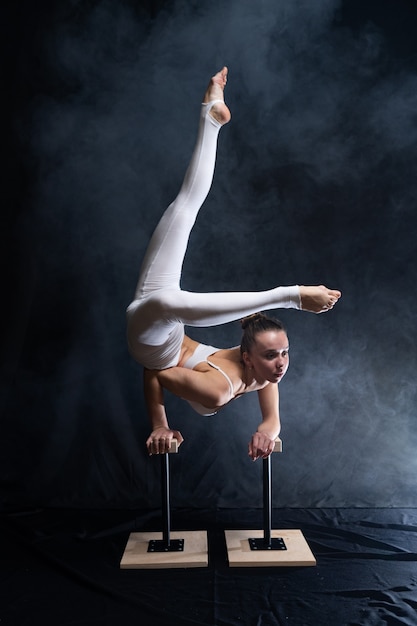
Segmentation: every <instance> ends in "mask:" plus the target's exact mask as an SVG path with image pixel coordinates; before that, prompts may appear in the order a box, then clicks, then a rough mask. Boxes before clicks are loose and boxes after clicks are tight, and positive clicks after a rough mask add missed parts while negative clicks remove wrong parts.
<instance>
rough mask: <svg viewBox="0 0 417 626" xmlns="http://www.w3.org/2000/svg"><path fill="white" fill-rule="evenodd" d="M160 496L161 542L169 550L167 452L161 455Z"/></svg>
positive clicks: (169, 523) (169, 521) (169, 524)
mask: <svg viewBox="0 0 417 626" xmlns="http://www.w3.org/2000/svg"><path fill="white" fill-rule="evenodd" d="M161 494H162V523H163V541H164V545H165V547H167V548H169V547H170V544H171V540H170V530H171V520H170V503H169V458H168V452H165V454H161Z"/></svg>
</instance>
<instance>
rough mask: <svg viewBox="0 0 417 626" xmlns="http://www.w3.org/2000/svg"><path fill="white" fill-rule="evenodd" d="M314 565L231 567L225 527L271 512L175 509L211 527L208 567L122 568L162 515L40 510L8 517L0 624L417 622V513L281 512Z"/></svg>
mask: <svg viewBox="0 0 417 626" xmlns="http://www.w3.org/2000/svg"><path fill="white" fill-rule="evenodd" d="M272 522H273V523H272V527H273V528H299V529H301V530H302V531H303V533H304V536H305V537H306V539H307V541H308V544H309V546H310V548H311V550H312V551H313V553H314V555H315V557H316V559H317V566H315V567H290V568H287V567H285V568H284V567H283V568H279V567H278V568H277V567H266V568H265V567H261V568H256V567H253V568H230V567H229V566H228V561H227V551H226V544H225V540H224V532H223V531H224V530H226V529H245V528H248V529H254V528H262V511H261V510H259V509H256V510H240V509H239V510H238V509H227V510H217V511H203V510H180V511H173V512H172V529H174V530H176V529H178V530H180V529H181V530H189V529H199V530H201V529H203V530H204V529H207V530H208V537H209V566H208V567H207V568H202V569H168V570H120V567H119V565H120V559H121V557H122V555H123V552H124V548H125V545H126V542H127V539H128V537H129V533H130V532H132V531H135V530H138V531H139V530H144V531H148V530H160V528H161V520H160V512H159V511H114V510H111V511H109V510H105V511H102V510H62V509H61V510H39V511H31V512H26V513H9V514H3V515H2V517H1V571H0V626H36V625H37V624H42V625H43V626H131V625H132V626H133V625H135V626H142V625H143V626H171V625H174V624H175V625H177V624H180V625H183V626H188V625H190V626H191V625H194V626H197V625H199V626H240V625H244V626H276V625H279V626H281V625H290V626H382V625H389V626H390V625H392V626H396V625H407V626H416V625H417V509H287V510H282V509H275V510H274V511H273V516H272Z"/></svg>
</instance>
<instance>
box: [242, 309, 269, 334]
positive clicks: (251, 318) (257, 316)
mask: <svg viewBox="0 0 417 626" xmlns="http://www.w3.org/2000/svg"><path fill="white" fill-rule="evenodd" d="M265 317H266V316H265V315H264V314H263V313H252V315H248V316H247V317H244V318H243V319H242V320H241V321H240V324H241V326H242V330H245V328H247V327H248V326H250V325H251V324H256V322H259V320H261V319H264V318H265Z"/></svg>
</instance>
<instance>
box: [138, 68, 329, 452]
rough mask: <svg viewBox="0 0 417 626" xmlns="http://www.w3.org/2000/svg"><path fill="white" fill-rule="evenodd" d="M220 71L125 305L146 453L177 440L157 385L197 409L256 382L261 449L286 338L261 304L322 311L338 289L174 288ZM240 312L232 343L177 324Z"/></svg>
mask: <svg viewBox="0 0 417 626" xmlns="http://www.w3.org/2000/svg"><path fill="white" fill-rule="evenodd" d="M227 73H228V70H227V68H226V67H224V68H223V69H222V70H221V71H220V72H218V73H217V74H216V75H215V76H213V77H212V78H211V80H210V83H209V86H208V88H207V91H206V93H205V95H204V99H203V103H202V105H201V114H200V121H199V129H198V136H197V142H196V145H195V148H194V152H193V155H192V158H191V162H190V164H189V166H188V169H187V172H186V174H185V178H184V182H183V184H182V187H181V189H180V192H179V194H178V196H177V197H176V199H175V200H174V202H173V203H172V204H171V205H170V206H169V207H168V209H167V210H166V211H165V213H164V214H163V216H162V218H161V220H160V222H159V224H158V226H157V227H156V229H155V232H154V234H153V235H152V238H151V241H150V243H149V246H148V249H147V252H146V255H145V258H144V261H143V264H142V268H141V273H140V277H139V282H138V285H137V288H136V292H135V296H134V300H133V301H132V303H131V304H130V305H129V307H128V309H127V334H128V345H129V350H130V352H131V354H132V355H133V357H134V358H135V359H136V360H137V361H138V362H139V363H140V364H142V365H143V367H144V392H145V399H146V405H147V410H148V413H149V417H150V421H151V425H152V432H151V434H150V436H149V438H148V439H147V442H146V445H147V448H148V451H149V453H150V454H161V453H164V452H166V451H167V450H168V449H169V447H170V445H171V440H172V438H173V437H175V438H177V439H178V441H179V443H181V442H182V441H183V438H182V436H181V433H180V432H179V431H177V430H172V429H171V428H170V426H169V424H168V419H167V416H166V412H165V406H164V389H166V390H168V391H169V392H171V393H173V394H175V395H177V396H179V397H181V398H183V399H185V400H187V401H188V402H189V403H190V404H191V406H192V407H193V408H194V409H195V410H196V411H197V412H199V413H200V414H202V415H212V414H214V413H217V412H218V411H219V410H220V409H221V408H222V407H224V406H225V405H226V404H228V403H229V402H230V401H232V400H234V399H235V398H237V397H239V396H241V395H242V394H245V393H248V392H250V391H257V393H258V399H259V406H260V410H261V415H262V421H261V423H260V424H259V426H258V428H257V431H256V432H255V433H254V434H253V435H252V437H251V440H250V442H249V456H250V457H251V458H252V459H253V460H256V459H258V458H266V457H267V456H268V455H269V454H270V453H271V452H272V450H273V448H274V440H275V439H276V437H277V436H278V434H279V431H280V419H279V395H278V383H279V382H280V380H281V379H282V377H283V376H284V374H285V372H286V371H287V368H288V363H289V356H288V349H289V346H288V337H287V334H286V332H285V330H284V328H283V326H282V325H281V323H280V322H279V321H278V320H275V319H273V318H270V317H268V316H266V315H264V314H262V313H259V311H263V310H271V309H277V308H295V309H301V310H303V311H310V312H313V313H322V312H324V311H328V310H329V309H332V308H333V306H334V305H335V304H336V302H337V301H338V299H339V298H340V296H341V293H340V291H338V290H334V289H328V288H327V287H324V286H323V285H320V286H313V287H306V286H298V285H294V286H290V287H276V288H274V289H270V290H267V291H257V292H227V293H192V292H188V291H184V290H182V289H181V286H180V280H181V271H182V265H183V260H184V256H185V253H186V249H187V244H188V239H189V235H190V232H191V229H192V227H193V225H194V222H195V220H196V217H197V215H198V212H199V210H200V207H201V205H202V204H203V202H204V200H205V198H206V196H207V194H208V192H209V190H210V186H211V182H212V179H213V174H214V166H215V159H216V148H217V138H218V134H219V130H220V128H221V127H222V126H223V125H224V124H226V123H227V122H229V120H230V117H231V115H230V111H229V109H228V107H227V106H226V104H225V102H224V95H223V93H224V88H225V86H226V82H227ZM241 318H244V319H243V321H242V328H243V337H242V343H241V345H240V346H237V347H233V348H228V349H219V348H215V347H213V346H206V345H204V344H200V343H198V342H196V341H194V340H193V339H191V338H190V337H188V336H187V335H186V334H185V333H184V326H195V327H206V326H216V325H219V324H225V323H227V322H231V321H234V320H237V319H241Z"/></svg>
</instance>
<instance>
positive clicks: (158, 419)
mask: <svg viewBox="0 0 417 626" xmlns="http://www.w3.org/2000/svg"><path fill="white" fill-rule="evenodd" d="M158 375H159V371H158V370H148V369H146V368H145V369H144V372H143V388H144V393H145V402H146V408H147V410H148V415H149V419H150V421H151V425H152V432H151V434H150V435H149V437H148V439H147V440H146V447H147V448H148V452H149V454H164V453H165V452H168V450H169V449H170V447H171V440H172V439H174V438H175V439H177V440H178V445H180V444H181V443H182V442H183V437H182V435H181V433H180V432H179V431H178V430H171V429H170V427H169V424H168V418H167V415H166V411H165V403H164V390H163V388H162V385H161V383H160V382H159V379H158Z"/></svg>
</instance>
